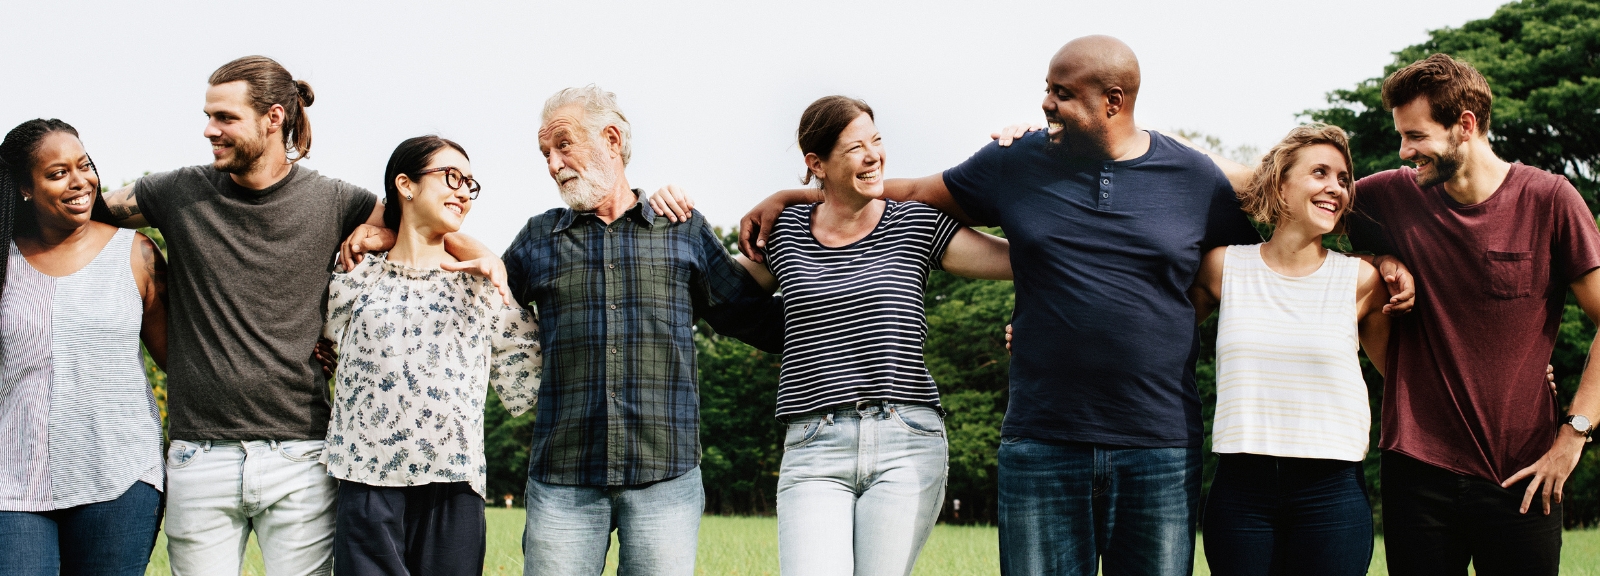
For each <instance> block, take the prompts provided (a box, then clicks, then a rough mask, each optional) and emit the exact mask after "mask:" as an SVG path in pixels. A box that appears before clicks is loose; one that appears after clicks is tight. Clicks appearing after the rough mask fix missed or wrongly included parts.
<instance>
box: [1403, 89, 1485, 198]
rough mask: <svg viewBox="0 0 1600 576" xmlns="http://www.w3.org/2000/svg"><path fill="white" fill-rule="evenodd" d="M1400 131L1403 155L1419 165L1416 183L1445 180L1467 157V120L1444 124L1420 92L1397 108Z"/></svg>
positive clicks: (1448, 178) (1424, 184)
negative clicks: (1446, 125) (1437, 119)
mask: <svg viewBox="0 0 1600 576" xmlns="http://www.w3.org/2000/svg"><path fill="white" fill-rule="evenodd" d="M1394 129H1395V131H1397V132H1399V133H1400V159H1401V160H1405V161H1407V162H1411V163H1413V164H1416V165H1417V185H1418V186H1421V187H1423V188H1426V187H1428V186H1433V185H1437V184H1443V183H1445V182H1447V181H1449V180H1450V179H1451V178H1453V177H1455V175H1456V172H1457V171H1459V170H1460V169H1461V164H1462V163H1463V162H1464V161H1465V159H1466V148H1467V140H1468V136H1469V135H1468V134H1467V133H1466V130H1467V126H1466V123H1465V122H1457V123H1456V125H1455V126H1450V127H1448V128H1447V127H1445V126H1444V125H1443V124H1440V123H1439V122H1438V121H1436V120H1434V119H1433V114H1432V111H1431V108H1430V107H1429V104H1428V97H1426V96H1420V97H1417V98H1414V99H1412V100H1411V101H1410V102H1407V103H1406V104H1405V105H1403V106H1397V107H1395V109H1394Z"/></svg>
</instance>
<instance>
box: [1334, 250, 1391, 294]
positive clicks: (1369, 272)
mask: <svg viewBox="0 0 1600 576" xmlns="http://www.w3.org/2000/svg"><path fill="white" fill-rule="evenodd" d="M1345 257H1346V258H1349V259H1351V260H1354V261H1355V262H1356V297H1357V298H1359V299H1360V300H1362V301H1366V300H1367V299H1368V297H1370V296H1372V295H1373V294H1374V293H1378V292H1381V298H1380V300H1384V301H1386V300H1388V297H1389V288H1388V287H1387V286H1385V285H1384V283H1383V276H1382V275H1381V274H1379V273H1378V268H1377V267H1376V266H1373V265H1372V263H1371V262H1368V261H1367V260H1366V259H1365V258H1357V257H1355V256H1345Z"/></svg>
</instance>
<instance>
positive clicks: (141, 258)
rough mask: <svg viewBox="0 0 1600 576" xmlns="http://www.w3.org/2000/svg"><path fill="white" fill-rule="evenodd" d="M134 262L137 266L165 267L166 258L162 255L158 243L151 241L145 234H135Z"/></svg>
mask: <svg viewBox="0 0 1600 576" xmlns="http://www.w3.org/2000/svg"><path fill="white" fill-rule="evenodd" d="M133 262H134V265H135V266H139V267H144V266H151V267H165V266H166V262H167V259H166V256H165V255H163V254H162V253H161V247H160V246H157V245H156V241H155V240H152V239H150V237H149V236H146V235H145V234H144V233H143V232H134V233H133Z"/></svg>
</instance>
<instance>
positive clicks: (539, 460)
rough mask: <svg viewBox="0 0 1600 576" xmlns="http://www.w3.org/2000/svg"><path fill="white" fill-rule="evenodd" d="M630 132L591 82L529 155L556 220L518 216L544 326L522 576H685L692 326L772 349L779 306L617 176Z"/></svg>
mask: <svg viewBox="0 0 1600 576" xmlns="http://www.w3.org/2000/svg"><path fill="white" fill-rule="evenodd" d="M630 136H631V128H630V127H629V124H628V120H627V119H626V118H625V117H624V116H623V114H622V110H621V109H620V108H618V107H617V103H616V97H615V96H614V95H613V94H611V93H609V92H606V91H603V90H601V89H599V88H597V87H595V86H593V85H590V86H587V87H584V88H568V89H566V90H562V91H561V92H558V93H556V95H555V96H552V97H551V98H550V99H549V100H548V101H546V102H545V105H544V112H543V125H542V127H540V129H539V149H540V150H541V151H542V152H543V153H544V155H545V159H546V161H547V164H548V167H549V170H550V177H551V178H554V179H555V181H556V184H557V185H558V186H559V187H560V189H561V198H562V199H563V200H564V201H566V203H567V206H568V207H566V208H556V209H553V210H550V211H549V212H545V213H544V214H540V215H538V216H535V217H533V218H530V219H528V224H527V226H526V227H524V228H523V229H522V232H521V233H519V234H518V235H517V238H516V240H515V241H513V242H512V244H511V247H510V248H509V249H507V250H506V253H505V255H504V259H505V262H506V271H507V274H508V276H507V284H508V285H509V287H510V289H511V293H512V295H513V296H514V297H515V298H516V300H517V301H518V302H520V303H522V304H524V305H527V306H529V307H530V308H536V309H537V312H538V313H539V316H540V318H539V325H540V326H541V327H542V329H541V331H540V336H539V337H540V344H541V345H542V346H543V350H544V370H545V372H544V377H543V385H542V386H541V387H540V389H539V402H538V410H539V413H538V417H537V418H536V419H535V420H534V429H533V445H532V448H531V450H530V451H529V452H530V454H529V459H528V485H527V494H526V505H527V510H528V516H527V518H528V519H527V526H526V531H525V533H524V535H523V552H524V554H525V557H526V560H525V564H524V574H525V575H528V576H535V575H558V576H565V575H568V574H598V573H600V572H601V571H602V570H603V568H604V566H605V558H606V550H607V548H608V547H609V546H610V538H611V536H610V534H611V532H612V530H616V531H617V539H618V542H619V544H620V546H621V550H620V555H619V557H620V561H621V567H620V570H621V572H623V573H631V574H661V575H676V574H682V575H685V576H688V575H691V574H694V559H695V549H696V546H697V544H698V536H699V530H700V515H701V513H702V512H703V510H704V508H705V490H704V488H703V486H702V485H701V482H700V466H699V465H700V413H699V406H700V398H699V393H698V388H699V386H698V383H697V382H696V375H697V374H698V371H697V369H696V367H695V348H694V339H693V332H694V324H695V320H696V319H704V320H705V321H706V322H707V323H708V324H710V325H711V327H712V328H714V329H715V330H716V331H718V332H720V333H722V334H725V335H730V336H733V337H736V338H739V339H741V340H744V341H745V342H748V343H750V344H752V345H755V346H756V347H758V348H761V349H763V350H767V351H770V352H779V351H781V348H782V342H783V334H782V332H783V309H782V302H781V301H779V300H777V299H774V298H772V297H770V296H768V295H767V294H766V291H765V290H763V289H762V288H761V287H760V285H758V284H757V283H756V281H755V280H754V279H753V278H751V277H750V275H749V274H748V273H747V272H745V269H744V267H742V266H740V265H739V264H738V263H737V262H736V261H735V260H734V259H733V257H732V256H731V255H730V254H729V253H728V251H727V249H726V248H725V247H724V246H723V244H722V241H721V240H720V239H719V238H717V235H716V233H715V232H713V231H712V229H711V226H710V225H709V224H707V223H706V221H705V218H704V217H703V216H701V215H700V213H699V212H690V213H689V214H688V217H687V218H677V217H676V216H673V217H671V218H669V216H668V215H666V214H661V215H658V213H657V212H656V210H655V209H654V208H652V206H651V204H650V203H649V202H648V200H647V199H646V198H645V195H644V193H643V192H642V191H640V190H636V189H633V188H630V187H629V186H628V178H627V175H626V174H625V169H626V168H627V165H628V161H629V159H630V158H631V156H632V147H631V144H630V142H629V139H630Z"/></svg>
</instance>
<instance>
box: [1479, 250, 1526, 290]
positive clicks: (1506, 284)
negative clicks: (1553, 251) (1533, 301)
mask: <svg viewBox="0 0 1600 576" xmlns="http://www.w3.org/2000/svg"><path fill="white" fill-rule="evenodd" d="M1484 258H1485V263H1484V264H1485V269H1486V270H1487V271H1488V275H1489V278H1488V283H1487V284H1486V285H1485V286H1486V291H1487V292H1488V293H1489V295H1490V296H1494V297H1495V298H1504V299H1512V298H1526V297H1528V296H1532V295H1533V272H1534V271H1533V252H1505V251H1499V250H1485V251H1484Z"/></svg>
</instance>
